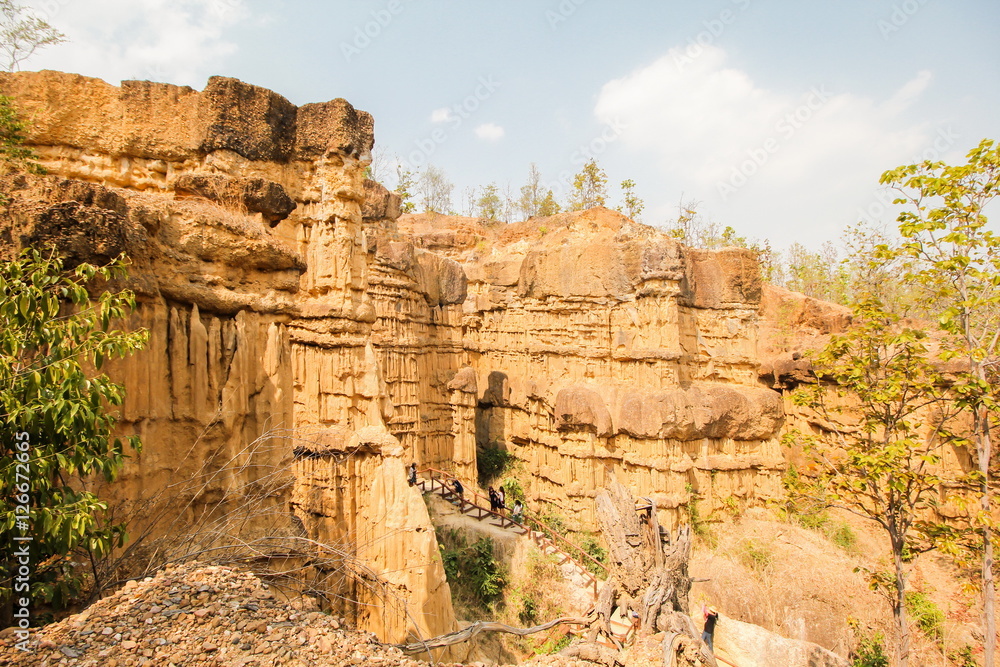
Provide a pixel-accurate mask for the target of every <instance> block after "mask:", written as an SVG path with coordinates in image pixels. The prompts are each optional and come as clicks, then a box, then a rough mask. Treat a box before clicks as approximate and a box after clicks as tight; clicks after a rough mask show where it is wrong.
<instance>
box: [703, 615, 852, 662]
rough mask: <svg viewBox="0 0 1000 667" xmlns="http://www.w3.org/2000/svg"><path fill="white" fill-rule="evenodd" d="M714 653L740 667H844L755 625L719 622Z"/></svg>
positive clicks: (829, 655)
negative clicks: (780, 666)
mask: <svg viewBox="0 0 1000 667" xmlns="http://www.w3.org/2000/svg"><path fill="white" fill-rule="evenodd" d="M715 649H716V651H717V652H718V653H719V654H720V655H722V656H724V657H725V658H726V660H728V661H729V662H730V663H731V664H736V665H740V666H741V667H743V666H746V667H771V665H788V667H848V665H849V664H850V663H849V662H848V661H847V660H845V659H844V658H842V657H840V656H839V655H837V654H836V653H834V652H832V651H828V650H826V649H825V648H823V647H822V646H818V645H816V644H812V643H810V642H806V641H801V640H798V639H786V638H785V637H782V636H780V635H776V634H774V633H773V632H768V631H767V630H765V629H764V628H762V627H760V626H758V625H752V624H750V623H742V622H740V621H737V620H735V619H732V618H722V619H720V621H719V624H718V625H717V626H716V629H715Z"/></svg>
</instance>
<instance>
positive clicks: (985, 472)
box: [974, 368, 997, 665]
mask: <svg viewBox="0 0 1000 667" xmlns="http://www.w3.org/2000/svg"><path fill="white" fill-rule="evenodd" d="M980 376H981V377H982V378H983V379H985V375H984V374H983V373H982V369H981V368H980ZM975 415H976V418H975V420H974V422H975V423H974V427H975V429H976V440H977V442H976V445H977V446H976V450H977V451H976V453H977V454H978V455H979V472H980V474H981V475H982V476H983V478H982V482H981V486H980V499H979V503H980V509H982V512H983V516H984V517H985V518H986V519H989V518H990V517H991V516H992V502H991V499H990V457H991V456H992V453H993V452H992V449H993V448H992V443H991V442H990V422H989V414H988V413H987V411H986V409H985V408H978V409H977V410H976V413H975ZM982 575H983V617H984V618H983V634H984V635H985V641H984V642H983V659H984V662H985V664H987V665H993V664H995V663H994V655H995V654H996V637H997V620H996V611H995V609H996V602H995V601H996V587H995V584H994V582H993V532H992V531H991V530H990V527H989V524H988V523H986V524H985V525H984V526H983V572H982Z"/></svg>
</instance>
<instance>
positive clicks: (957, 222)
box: [881, 139, 1000, 665]
mask: <svg viewBox="0 0 1000 667" xmlns="http://www.w3.org/2000/svg"><path fill="white" fill-rule="evenodd" d="M881 182H882V183H883V184H885V185H888V186H889V187H891V188H893V189H894V190H895V191H896V192H897V193H899V195H900V196H899V198H898V199H896V200H895V203H897V204H902V205H905V206H906V210H904V211H903V212H902V213H900V214H899V217H898V218H897V221H898V222H899V231H900V234H901V235H902V237H903V246H902V249H901V252H902V253H903V254H904V255H905V256H907V257H909V258H911V259H913V260H915V261H916V262H917V265H916V266H915V267H914V270H913V271H911V272H910V274H909V276H908V278H909V280H910V281H911V282H913V283H915V284H917V285H919V286H920V287H921V288H922V289H923V290H924V291H925V294H926V295H927V298H928V300H929V301H931V302H932V303H936V304H940V305H941V306H943V307H944V308H943V310H942V312H941V313H940V316H939V318H938V321H939V323H940V326H941V328H942V329H944V331H945V332H947V333H948V334H950V336H951V339H952V342H953V345H952V347H951V349H949V350H948V351H947V356H948V357H949V358H952V359H961V360H962V361H963V363H964V364H965V366H966V368H967V370H966V371H964V372H962V373H959V374H958V378H957V380H956V383H955V392H956V394H957V395H958V396H959V406H960V407H962V408H963V409H965V410H966V411H968V413H969V414H970V415H971V417H972V431H971V435H970V438H969V439H970V441H971V444H972V446H973V448H974V449H975V452H976V458H977V464H978V470H977V471H976V472H977V474H976V478H977V479H976V481H977V483H978V492H979V501H980V502H979V512H978V513H976V514H974V516H973V517H972V519H973V523H974V524H975V525H977V526H978V528H979V530H980V533H981V537H982V542H981V544H982V570H981V575H982V586H983V600H984V604H983V614H984V634H985V635H986V642H985V651H984V659H985V664H987V665H990V664H993V662H994V656H995V652H996V617H995V597H996V591H995V584H994V579H993V552H994V540H995V538H996V534H995V533H996V530H995V527H994V525H993V519H992V498H991V492H990V478H989V473H990V468H989V466H990V458H991V456H992V442H991V433H990V432H991V428H992V426H993V425H994V423H993V422H995V420H996V415H997V413H998V410H1000V395H998V393H1000V389H998V386H1000V382H998V380H1000V377H998V376H1000V374H998V363H1000V362H998V358H997V356H998V351H1000V238H998V237H997V236H996V235H995V234H994V233H993V232H992V231H990V230H989V229H988V227H987V223H988V220H987V217H986V215H985V214H984V210H985V208H986V206H987V205H988V204H989V203H990V202H991V201H993V200H994V199H995V198H996V197H997V195H998V194H1000V148H998V147H996V146H995V145H994V142H993V141H992V140H987V139H984V140H983V141H982V142H980V144H979V145H978V146H977V147H976V148H974V149H973V150H972V151H970V152H969V153H968V155H967V162H966V163H965V164H962V165H957V166H949V165H946V164H945V163H943V162H930V161H926V162H922V163H920V164H912V165H908V166H903V167H898V168H897V169H892V170H890V171H887V172H885V173H884V174H882V179H881ZM886 254H890V253H889V249H888V248H886Z"/></svg>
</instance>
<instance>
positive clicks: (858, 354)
mask: <svg viewBox="0 0 1000 667" xmlns="http://www.w3.org/2000/svg"><path fill="white" fill-rule="evenodd" d="M926 339H927V332H925V331H921V330H916V329H910V328H905V327H900V326H899V325H898V317H896V316H894V315H891V314H890V313H887V312H886V311H885V309H884V308H883V307H882V304H881V303H880V302H879V301H878V300H877V299H873V298H869V299H865V300H862V301H860V302H859V303H858V304H856V305H855V307H854V323H853V326H852V328H851V329H850V330H849V331H848V332H847V333H845V334H843V335H837V336H833V337H831V340H830V342H829V344H828V345H827V346H826V347H825V348H824V349H823V350H822V351H821V352H820V353H819V354H817V355H816V356H815V357H814V358H813V364H814V369H815V373H816V375H817V377H819V378H826V379H829V380H830V381H832V382H833V388H832V389H831V388H829V387H828V386H825V385H824V383H822V382H817V383H815V384H813V385H810V386H805V387H803V388H801V389H799V390H798V391H797V392H796V394H795V395H794V400H795V401H796V403H798V404H800V405H805V406H808V407H810V408H812V409H814V410H817V411H819V413H820V414H821V415H822V416H823V417H824V421H825V423H826V426H824V429H823V430H820V431H819V432H818V433H813V434H809V435H804V434H802V433H795V432H793V433H791V434H790V435H789V436H788V441H789V442H798V443H799V444H801V445H803V448H804V451H805V454H806V456H807V457H808V458H809V460H810V464H811V467H812V469H813V471H814V473H815V476H814V477H813V478H812V485H807V486H806V487H805V488H800V489H799V490H798V495H804V496H811V497H813V498H815V499H819V500H821V501H823V502H825V503H828V504H830V505H832V506H837V507H841V508H843V509H846V510H848V511H850V512H853V513H854V514H857V515H858V516H861V517H863V518H865V519H868V520H870V521H873V522H875V523H876V524H878V525H879V526H881V527H882V529H883V530H885V532H886V534H887V536H888V538H889V545H890V547H891V549H892V554H893V569H894V576H893V577H891V578H890V579H887V580H883V579H880V578H878V577H873V578H872V582H873V586H878V587H879V588H881V589H883V590H884V592H886V593H887V594H888V595H889V597H890V600H891V603H892V610H893V618H894V621H895V625H896V631H897V634H898V650H897V652H896V659H895V664H896V665H900V666H905V665H907V664H908V660H909V652H910V639H909V626H908V623H907V618H906V616H907V615H906V605H905V600H906V586H907V576H908V573H907V570H906V566H905V563H904V554H906V553H907V552H918V551H920V550H922V549H926V548H927V544H928V542H927V541H926V539H925V537H924V536H923V533H922V530H921V529H922V528H924V527H925V524H923V523H920V522H918V518H919V517H921V516H923V515H924V514H925V513H926V512H927V511H928V510H930V509H932V506H933V502H934V501H935V500H936V499H937V497H938V493H939V487H940V485H941V483H942V481H943V480H942V478H941V477H940V474H939V463H940V454H939V452H940V449H941V448H942V447H943V446H944V445H945V444H946V443H947V442H948V437H949V434H948V433H947V432H946V430H945V428H946V426H947V422H948V420H949V419H950V418H951V417H952V416H953V413H952V412H951V411H949V410H948V405H949V403H948V401H947V400H946V398H947V397H946V395H945V390H944V382H943V381H942V378H941V377H940V375H939V373H938V371H937V370H936V369H935V367H934V365H933V364H932V363H931V361H930V360H929V359H928V357H929V354H928V349H927V345H926ZM831 391H832V392H836V394H838V395H840V396H845V395H846V396H848V397H849V400H848V401H846V403H847V404H848V405H852V404H853V406H854V407H848V408H844V407H842V406H843V405H844V403H845V402H844V401H838V400H830V396H829V394H828V392H831ZM800 479H801V478H800Z"/></svg>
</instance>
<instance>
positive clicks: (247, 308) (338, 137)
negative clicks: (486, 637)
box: [0, 72, 453, 641]
mask: <svg viewBox="0 0 1000 667" xmlns="http://www.w3.org/2000/svg"><path fill="white" fill-rule="evenodd" d="M0 91H2V92H3V94H5V95H8V96H11V97H12V98H14V100H15V103H16V105H17V106H18V108H19V109H20V111H21V113H22V114H23V116H24V117H25V119H26V120H28V121H29V123H30V130H29V133H28V144H29V145H30V146H31V147H33V148H34V149H35V150H36V151H37V153H38V154H39V156H40V162H41V164H42V165H43V166H44V167H45V168H46V169H47V170H48V172H49V174H51V175H50V176H48V177H30V176H25V175H17V176H8V177H7V182H6V183H5V185H7V187H6V188H5V191H7V192H9V193H10V194H11V196H12V198H13V200H12V203H11V205H10V206H9V207H8V211H7V213H6V214H5V215H4V216H3V219H2V221H0V234H2V238H3V240H4V244H3V250H4V253H5V254H9V253H10V252H13V251H16V250H17V248H19V247H23V246H28V245H34V246H42V245H45V244H49V243H51V244H54V245H55V246H56V247H57V248H58V249H59V250H60V252H62V253H63V254H64V255H65V256H66V257H67V258H68V259H69V260H70V261H71V262H78V261H98V262H103V261H107V260H108V259H110V258H112V257H114V256H116V255H117V254H118V253H119V252H122V251H125V252H127V253H128V255H129V257H130V258H131V259H132V262H133V266H132V268H131V279H130V283H131V284H130V287H132V288H133V289H134V290H135V291H136V293H137V296H138V300H139V304H140V305H139V308H138V310H137V311H136V313H135V314H134V316H133V317H132V321H131V322H130V324H131V325H132V326H136V327H138V326H142V327H146V328H148V329H149V330H150V333H151V335H150V344H149V346H148V349H146V350H144V351H143V352H142V353H140V354H137V355H135V356H134V357H132V358H130V359H128V360H125V361H123V362H121V363H119V364H117V365H116V366H115V367H114V368H113V369H112V371H111V373H112V375H113V377H115V378H116V379H119V380H122V381H124V383H125V385H126V388H127V395H128V398H127V402H126V404H125V406H124V409H123V412H122V418H123V420H122V427H123V429H124V430H126V431H130V432H136V433H138V434H139V435H141V437H142V440H143V442H144V443H145V448H144V450H143V452H142V453H141V455H138V456H136V457H134V458H133V459H132V460H131V461H130V462H129V464H128V465H127V468H126V470H125V472H124V474H123V476H122V478H121V479H120V480H119V482H118V483H116V485H115V486H114V487H113V489H111V490H110V493H112V494H115V496H116V497H117V498H118V499H119V500H120V501H122V502H124V500H126V499H127V500H128V501H129V504H130V506H132V507H133V508H137V509H138V510H139V511H143V508H145V514H144V516H145V517H147V518H148V517H149V516H151V515H150V513H149V508H150V507H159V508H160V510H158V512H160V513H162V515H163V519H164V521H165V523H161V524H158V527H154V532H157V533H159V534H161V535H164V534H165V535H170V534H171V531H176V533H184V532H187V533H191V532H195V531H197V530H199V529H201V528H205V527H209V526H210V527H211V529H212V530H216V529H218V528H219V526H220V525H221V526H223V527H224V529H225V530H231V529H233V526H234V525H239V527H240V531H241V533H240V534H241V537H243V538H247V537H253V536H273V535H275V534H283V535H284V534H287V535H297V536H299V537H303V538H309V539H313V540H318V541H320V542H323V543H326V544H331V545H336V546H337V547H338V548H341V549H343V550H344V552H345V553H346V555H348V556H350V557H353V558H354V559H355V560H356V562H357V564H358V566H357V567H358V573H360V574H359V575H358V576H359V577H361V578H362V579H363V578H364V577H365V576H368V575H374V576H375V577H376V579H377V582H376V583H375V585H371V584H373V582H372V581H366V582H362V583H364V584H367V585H362V584H361V583H358V582H357V579H355V582H354V585H355V586H356V588H357V589H358V590H360V589H365V590H368V591H376V592H374V593H371V592H370V593H369V594H368V596H369V597H368V598H366V601H368V602H373V601H374V600H373V599H371V598H372V596H375V597H378V596H381V597H382V598H391V599H393V600H402V603H401V604H388V603H386V604H380V605H379V606H377V607H363V609H366V611H364V612H363V613H362V614H361V615H360V616H359V621H360V622H361V623H362V627H366V628H370V629H373V630H375V631H378V632H379V633H380V635H381V636H382V638H383V639H386V640H390V641H402V640H404V639H406V638H407V636H408V635H409V634H410V633H413V632H416V633H418V634H421V635H424V636H426V635H433V634H438V633H441V632H446V631H448V630H451V629H452V625H453V620H452V619H453V616H452V611H451V603H450V597H449V594H448V589H447V584H446V583H444V573H443V569H442V567H441V564H440V559H439V557H438V555H437V546H436V541H435V539H434V533H433V529H432V528H431V526H430V522H429V518H428V515H427V511H426V509H425V507H424V505H423V503H422V502H421V500H420V496H419V493H418V492H417V490H415V489H412V488H410V487H408V486H407V485H406V482H405V477H404V475H403V467H404V461H403V458H402V456H403V449H402V448H401V447H400V446H399V443H398V442H397V441H396V440H395V438H393V437H392V436H391V435H390V434H389V433H388V431H387V428H386V420H387V419H390V418H391V417H392V410H393V408H392V403H391V401H390V400H389V393H388V391H387V385H386V383H385V379H384V377H383V364H382V361H381V360H380V357H379V353H378V352H376V350H375V347H374V345H373V341H374V338H373V335H372V328H373V325H374V324H375V323H376V322H377V321H379V314H378V312H377V310H376V308H377V307H379V308H382V310H386V306H385V303H381V302H380V301H379V299H378V298H372V295H371V293H370V285H369V275H370V273H372V272H373V271H375V269H373V267H374V266H375V262H374V258H373V255H372V254H369V252H368V246H367V244H366V240H365V237H366V234H365V222H364V219H363V212H362V208H363V203H364V201H365V196H366V189H365V185H364V176H363V174H364V169H365V167H366V165H367V164H368V161H369V160H370V156H369V151H370V149H371V146H372V142H373V138H372V131H373V123H372V119H371V117H370V116H369V115H368V114H366V113H364V112H362V111H358V110H356V109H354V108H353V107H352V106H351V105H350V104H349V103H347V102H346V101H344V100H333V101H331V102H326V103H322V104H309V105H305V106H302V107H295V106H294V105H292V104H291V103H289V102H288V101H287V100H285V99H284V98H283V97H281V96H280V95H277V94H275V93H273V92H270V91H267V90H264V89H261V88H257V87H255V86H251V85H248V84H245V83H242V82H240V81H237V80H234V79H226V78H222V77H214V78H212V79H211V80H210V81H209V83H208V85H207V87H206V88H205V90H203V91H200V92H199V91H195V90H192V89H190V88H184V87H177V86H170V85H163V84H153V83H149V82H135V81H131V82H123V83H122V85H121V87H120V88H119V87H115V86H111V85H108V84H107V83H105V82H103V81H100V80H97V79H90V78H86V77H81V76H77V75H71V74H62V73H58V72H39V73H19V74H4V75H2V76H0ZM388 199H389V200H390V201H391V198H388ZM373 225H374V223H372V226H373ZM373 229H374V226H373ZM433 270H434V267H430V268H429V269H428V271H430V272H433ZM427 281H428V283H430V282H434V279H433V278H428V279H427ZM389 298H390V300H391V298H392V297H389ZM415 317H417V318H419V317H425V318H429V317H430V315H429V314H428V313H426V312H425V313H423V314H417V315H415ZM383 319H384V318H383ZM401 363H406V362H405V361H401ZM386 368H390V370H391V368H392V367H391V366H386ZM391 377H393V376H391ZM251 497H252V502H251V501H250V500H249V499H250V498H251ZM157 516H158V517H159V514H157ZM220 522H221V523H220ZM130 532H132V533H133V534H135V532H136V531H134V530H133V531H130ZM225 537H230V534H229V533H225ZM220 539H221V538H220ZM383 573H384V574H383ZM355 592H357V591H355ZM358 594H359V595H361V593H358ZM408 619H409V620H408Z"/></svg>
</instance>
